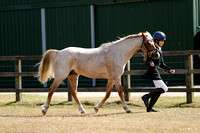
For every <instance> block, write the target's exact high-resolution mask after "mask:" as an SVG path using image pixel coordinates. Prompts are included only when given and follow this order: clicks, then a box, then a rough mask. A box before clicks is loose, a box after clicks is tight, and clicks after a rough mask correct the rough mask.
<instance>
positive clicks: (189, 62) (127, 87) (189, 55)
mask: <svg viewBox="0 0 200 133" xmlns="http://www.w3.org/2000/svg"><path fill="white" fill-rule="evenodd" d="M163 54H164V56H185V69H176V73H175V74H185V77H186V87H185V88H176V87H174V88H169V90H168V92H186V93H187V102H188V103H191V102H193V97H194V94H193V93H194V92H200V88H194V80H193V74H200V69H193V55H200V50H187V51H165V52H163ZM141 56H142V53H141V52H137V53H136V54H135V55H134V57H141ZM40 59H41V56H1V57H0V61H8V60H13V61H14V62H15V72H0V77H15V88H0V92H15V93H16V101H20V100H21V98H22V96H21V93H22V92H48V88H26V89H23V88H22V77H24V76H34V75H36V72H22V69H21V61H22V60H38V61H39V60H40ZM144 71H145V70H130V62H129V63H128V64H127V65H126V68H125V72H124V75H123V80H124V85H123V86H124V93H125V99H126V101H129V99H130V95H129V94H130V92H149V91H150V90H152V89H153V88H149V87H148V88H147V87H133V88H131V80H130V75H142V74H143V73H144ZM161 74H162V73H161ZM68 86H69V85H68ZM78 91H79V92H105V91H106V87H94V88H78ZM113 91H116V89H113ZM56 92H68V100H69V101H71V100H72V96H71V94H70V88H58V89H57V90H56Z"/></svg>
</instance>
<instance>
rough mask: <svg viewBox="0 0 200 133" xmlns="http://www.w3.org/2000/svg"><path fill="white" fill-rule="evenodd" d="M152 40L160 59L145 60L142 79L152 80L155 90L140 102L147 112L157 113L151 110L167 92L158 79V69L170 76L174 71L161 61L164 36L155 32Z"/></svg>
mask: <svg viewBox="0 0 200 133" xmlns="http://www.w3.org/2000/svg"><path fill="white" fill-rule="evenodd" d="M153 40H154V43H155V46H156V48H157V50H158V52H159V53H160V57H158V58H156V59H152V58H151V57H147V60H146V62H145V65H146V66H147V67H148V69H147V71H146V72H145V73H144V75H143V78H144V79H150V80H153V83H154V85H155V87H156V89H155V90H152V91H151V92H149V93H148V94H145V95H144V96H142V100H143V101H144V104H145V106H146V107H147V112H158V111H157V110H154V109H153V106H154V104H155V103H156V101H157V100H158V98H159V97H160V95H161V94H162V93H164V92H167V90H168V87H167V86H166V84H165V83H164V82H163V80H162V79H161V77H160V73H159V69H164V70H167V71H168V72H169V73H171V74H174V73H175V70H172V69H171V68H169V67H168V66H167V65H165V63H164V60H163V55H162V50H161V48H162V46H163V44H164V41H165V40H166V36H165V34H164V33H163V32H161V31H157V32H155V33H154V34H153ZM149 100H150V101H149Z"/></svg>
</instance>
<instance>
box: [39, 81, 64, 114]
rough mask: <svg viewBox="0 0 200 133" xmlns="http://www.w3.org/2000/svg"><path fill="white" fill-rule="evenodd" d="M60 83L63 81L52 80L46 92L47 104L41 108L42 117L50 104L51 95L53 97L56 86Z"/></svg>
mask: <svg viewBox="0 0 200 133" xmlns="http://www.w3.org/2000/svg"><path fill="white" fill-rule="evenodd" d="M62 81H63V80H54V81H53V83H52V85H51V86H50V88H49V90H48V97H47V102H46V103H45V104H44V105H43V106H42V107H43V109H42V114H43V115H46V113H47V110H48V108H49V105H50V102H51V98H52V95H53V93H54V92H55V90H56V89H57V88H58V86H59V85H60V83H61V82H62Z"/></svg>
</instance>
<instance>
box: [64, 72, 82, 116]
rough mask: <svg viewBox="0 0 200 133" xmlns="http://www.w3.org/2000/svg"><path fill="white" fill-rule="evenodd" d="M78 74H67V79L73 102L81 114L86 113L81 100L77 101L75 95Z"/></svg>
mask: <svg viewBox="0 0 200 133" xmlns="http://www.w3.org/2000/svg"><path fill="white" fill-rule="evenodd" d="M78 77H79V75H78V74H70V75H69V76H68V80H69V82H70V86H71V90H70V92H71V94H72V96H73V98H74V100H75V102H76V103H77V104H78V109H79V110H80V111H81V113H82V114H84V113H86V111H85V109H84V108H83V106H82V105H81V102H80V101H79V99H78V97H77V87H78Z"/></svg>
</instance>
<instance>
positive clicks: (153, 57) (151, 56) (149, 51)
mask: <svg viewBox="0 0 200 133" xmlns="http://www.w3.org/2000/svg"><path fill="white" fill-rule="evenodd" d="M146 41H152V40H150V39H144V38H143V42H142V45H141V48H142V47H143V45H144V46H145V47H146V49H147V55H148V57H150V58H152V59H158V58H159V57H160V54H159V55H156V54H155V53H157V52H158V50H157V49H154V50H149V48H148V46H147V43H146Z"/></svg>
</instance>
